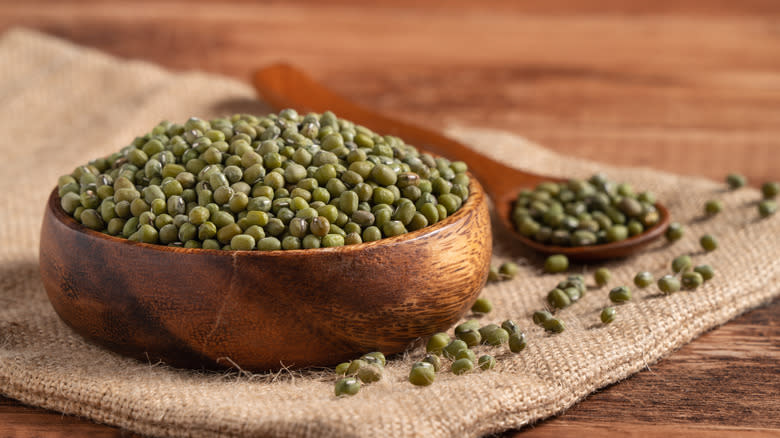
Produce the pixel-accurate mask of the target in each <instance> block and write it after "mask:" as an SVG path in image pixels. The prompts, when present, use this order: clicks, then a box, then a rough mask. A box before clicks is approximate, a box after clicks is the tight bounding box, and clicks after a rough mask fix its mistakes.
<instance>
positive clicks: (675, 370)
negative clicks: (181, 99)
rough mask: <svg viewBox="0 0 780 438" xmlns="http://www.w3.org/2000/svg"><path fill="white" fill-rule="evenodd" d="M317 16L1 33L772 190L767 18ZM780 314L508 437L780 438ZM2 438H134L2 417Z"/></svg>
mask: <svg viewBox="0 0 780 438" xmlns="http://www.w3.org/2000/svg"><path fill="white" fill-rule="evenodd" d="M139 3H141V4H139ZM324 3H326V2H323V1H321V0H319V1H303V2H296V3H294V4H293V3H289V2H271V3H269V4H265V5H259V4H256V3H255V2H251V1H248V0H246V1H240V0H239V1H232V2H220V3H209V2H206V1H202V0H187V1H184V0H166V1H146V2H129V1H108V2H98V1H79V2H76V1H58V0H52V1H31V0H28V1H24V2H10V1H6V2H0V31H2V30H4V29H7V28H9V27H11V26H16V25H23V26H30V27H33V28H38V29H41V30H43V31H45V32H47V33H50V34H52V35H57V36H61V37H63V38H66V39H69V40H72V41H75V42H77V43H79V44H83V45H87V46H92V47H96V48H99V49H101V50H104V51H107V52H109V53H113V54H116V55H119V56H124V57H131V58H138V59H145V60H149V61H152V62H155V63H158V64H161V65H163V66H166V67H169V68H172V69H182V70H184V69H200V70H205V71H210V72H216V73H221V74H226V75H230V76H234V77H236V78H239V79H241V80H247V78H248V75H249V73H250V72H251V71H252V69H254V68H256V67H257V66H260V65H263V64H266V63H270V62H274V61H278V60H287V61H289V62H292V63H294V64H297V65H299V66H301V67H303V68H304V69H306V70H308V71H309V72H310V73H311V74H312V75H313V76H314V77H316V78H319V79H322V80H326V81H327V82H328V83H329V84H330V85H331V86H332V88H334V89H335V90H337V91H339V92H341V93H343V94H345V95H347V96H348V97H350V98H353V99H355V100H356V101H359V102H362V103H367V104H372V105H374V106H375V107H377V108H378V109H379V110H381V111H385V112H387V113H388V114H393V115H397V116H401V117H406V118H408V119H410V120H415V119H420V118H424V119H426V120H430V121H433V122H435V123H440V124H441V126H442V127H444V126H445V125H447V124H453V123H458V124H469V125H476V126H487V127H494V128H500V129H504V130H508V131H513V132H516V133H519V134H522V135H525V136H526V137H528V138H530V139H532V140H534V141H536V142H539V143H541V144H543V145H546V146H548V147H550V148H554V149H556V150H560V151H565V152H566V153H569V154H573V155H577V156H582V157H584V158H592V159H597V160H601V161H605V162H610V163H616V164H626V165H646V166H651V167H655V168H659V169H666V170H670V171H674V172H678V173H684V174H691V175H700V176H706V177H711V178H715V179H718V180H720V179H722V178H723V176H724V175H725V174H726V173H727V172H729V171H732V170H737V171H741V172H743V173H744V174H746V175H747V176H748V177H749V178H750V179H751V182H752V183H753V184H754V185H757V184H759V183H760V182H761V181H764V180H768V179H774V180H778V179H780V157H779V156H780V2H777V1H775V0H741V1H739V2H734V1H725V0H718V1H711V2H701V1H697V0H687V1H686V0H681V1H645V0H636V1H632V2H623V1H619V0H587V1H577V0H569V1H566V0H550V1H546V2H538V3H539V4H526V2H514V1H511V0H502V1H495V2H484V1H483V2H472V1H466V0H449V1H447V2H442V3H426V4H425V5H421V3H422V2H419V1H413V0H382V1H374V2H363V1H360V0H339V1H336V2H331V3H329V4H328V5H325V4H324ZM369 3H370V5H369ZM516 3H518V4H516ZM0 62H1V60H0ZM779 314H780V303H778V301H777V300H775V302H774V303H772V304H769V305H768V306H766V307H763V308H761V309H757V310H754V311H752V312H749V313H747V314H746V315H744V316H742V317H740V318H738V319H736V320H734V321H732V322H730V323H729V324H727V325H725V326H723V327H721V328H718V329H716V330H713V331H711V332H709V333H707V334H705V335H703V336H702V337H700V338H699V339H697V340H696V341H694V342H693V343H691V344H689V345H687V346H685V347H683V348H682V349H681V350H679V351H677V352H675V353H674V354H672V355H671V356H669V357H668V358H666V359H664V360H662V361H661V362H660V363H658V364H656V365H653V366H651V367H650V369H648V370H646V371H644V372H641V373H639V374H637V375H635V376H634V377H631V378H630V379H627V380H626V381H624V382H620V383H618V384H616V385H612V386H611V387H609V388H606V389H603V390H601V391H599V392H597V393H595V394H593V395H591V396H590V397H588V398H587V399H586V400H585V401H583V402H581V403H579V404H578V405H576V406H575V407H573V408H572V409H570V410H568V411H567V412H566V413H564V414H562V415H560V416H558V417H555V418H553V419H549V420H546V421H543V422H540V423H539V424H536V425H534V426H531V427H527V428H525V429H523V430H521V431H520V434H522V435H523V436H526V435H527V436H564V435H569V436H580V435H584V434H586V433H587V434H591V435H603V436H606V435H608V434H611V433H613V432H615V431H617V432H624V433H633V434H637V435H640V436H666V437H668V436H723V435H738V436H751V437H752V436H780V414H778V413H779V412H780V396H778V394H780V374H779V371H780V368H778V364H779V363H780V345H779V344H778V339H780V321H779V320H778V315H779ZM512 434H514V432H512V433H510V435H512ZM9 435H10V436H15V437H33V436H35V437H42V436H43V437H54V436H68V437H71V436H78V435H90V436H106V437H109V436H110V437H115V436H131V435H132V434H130V433H128V432H124V431H121V430H119V429H116V428H112V427H108V426H103V425H98V424H94V423H92V422H89V421H86V420H82V419H78V418H74V417H69V416H63V415H61V414H58V413H53V412H48V411H44V410H41V409H37V408H30V407H26V406H23V405H21V404H20V403H18V402H15V401H13V400H9V399H3V398H0V436H9Z"/></svg>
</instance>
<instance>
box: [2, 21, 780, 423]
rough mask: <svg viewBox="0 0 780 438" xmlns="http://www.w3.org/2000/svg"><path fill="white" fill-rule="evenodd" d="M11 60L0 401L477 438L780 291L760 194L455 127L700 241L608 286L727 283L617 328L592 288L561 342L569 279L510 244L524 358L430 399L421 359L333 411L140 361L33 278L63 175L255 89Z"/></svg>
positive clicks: (328, 397) (537, 414)
mask: <svg viewBox="0 0 780 438" xmlns="http://www.w3.org/2000/svg"><path fill="white" fill-rule="evenodd" d="M0 60H2V62H0V103H1V104H0V132H2V133H3V134H2V136H0V151H1V152H2V169H1V170H0V186H2V187H3V189H4V193H5V196H3V197H2V198H0V211H2V219H3V220H2V221H0V242H2V245H0V394H3V395H5V396H8V397H13V398H16V399H19V400H21V401H23V402H25V403H29V404H31V405H36V406H41V407H45V408H48V409H54V410H57V411H61V412H65V413H69V414H75V415H81V416H85V417H88V418H91V419H93V420H95V421H98V422H105V423H108V424H112V425H117V426H121V427H124V428H127V429H130V430H133V431H137V432H140V433H144V434H149V435H159V436H245V435H253V436H334V437H344V436H426V437H447V436H479V435H483V434H487V433H491V432H498V431H503V430H506V429H510V428H517V427H520V426H522V425H524V424H528V423H530V422H533V421H534V420H538V419H541V418H544V417H547V416H549V415H552V414H554V413H556V412H560V411H561V410H563V409H566V408H567V407H569V406H571V405H572V404H573V403H575V402H576V401H577V400H579V399H581V398H582V397H584V396H585V395H587V394H588V393H590V392H592V391H594V390H596V389H597V388H600V387H603V386H605V385H607V384H609V383H612V382H615V381H618V380H620V379H623V378H625V377H627V376H629V375H630V374H632V373H635V372H637V371H640V370H642V369H643V368H645V367H646V366H647V365H648V364H651V363H653V362H654V361H657V360H658V359H659V358H661V357H662V356H664V355H665V354H668V353H670V352H672V351H673V350H674V349H676V348H678V347H680V346H681V345H683V344H684V343H686V342H689V341H690V340H692V339H693V338H694V337H696V336H697V335H698V334H700V333H702V332H703V331H705V330H707V329H709V328H711V327H713V326H716V325H718V324H722V323H724V322H726V321H728V320H729V319H731V318H733V317H735V316H736V315H738V314H740V313H742V312H744V311H745V310H747V309H749V308H751V307H754V306H757V305H759V304H761V303H766V302H767V301H769V300H771V299H772V298H773V297H775V296H777V295H778V292H780V289H778V284H780V275H779V274H780V245H779V244H778V243H780V241H779V240H778V239H780V238H779V237H778V235H779V234H780V233H779V232H780V216H775V217H773V218H770V219H767V220H758V219H757V212H756V208H755V205H754V204H753V202H754V201H755V200H757V199H758V198H759V194H758V192H757V191H755V190H752V189H742V190H738V191H735V192H725V191H723V190H722V189H723V185H722V184H716V183H713V182H710V181H704V180H700V179H694V178H683V177H679V176H675V175H670V174H665V173H660V172H657V171H653V170H649V169H619V168H610V167H607V166H604V165H601V164H596V163H590V162H584V161H582V160H579V159H571V158H568V157H565V156H560V155H556V154H554V153H551V152H550V151H547V150H545V149H543V148H541V147H539V146H537V145H534V144H531V143H529V142H528V141H526V140H524V139H523V138H520V137H518V136H514V135H509V134H505V133H500V132H494V131H485V130H478V129H466V128H459V129H450V130H449V131H448V134H449V135H451V136H453V137H456V138H458V139H460V140H463V141H464V142H466V143H467V144H470V145H472V146H473V147H474V148H476V149H478V150H480V151H483V152H484V153H486V154H488V155H490V156H492V157H495V158H497V159H501V160H505V161H507V162H509V163H511V164H512V165H514V166H517V167H522V168H528V169H534V170H535V171H537V172H544V173H548V174H551V175H566V176H570V175H574V176H582V177H585V176H587V175H589V174H591V173H592V172H594V171H596V170H602V171H606V172H607V173H609V174H610V175H611V176H612V177H613V178H615V179H619V180H625V181H628V182H630V183H632V184H633V185H634V186H636V187H644V188H647V189H651V190H653V191H655V192H656V193H657V194H658V196H659V197H660V199H663V200H664V202H666V203H667V205H668V207H669V208H670V210H671V211H672V213H673V215H674V218H675V219H676V220H678V221H680V222H683V223H684V224H686V226H687V227H688V231H687V235H686V237H685V238H684V239H682V240H681V241H679V242H678V243H675V244H673V245H667V244H665V243H664V242H661V241H659V242H657V243H655V244H654V245H653V246H652V247H651V248H650V249H648V250H647V251H645V252H644V253H643V254H641V255H638V256H635V257H632V258H629V259H626V260H622V261H616V262H612V263H609V264H607V266H608V267H609V268H610V269H611V270H612V272H613V275H614V278H613V280H612V283H611V284H612V285H619V284H627V283H630V281H631V279H632V278H633V275H634V274H635V273H636V272H638V271H640V270H649V271H651V272H653V274H655V275H656V276H660V275H662V274H665V273H667V272H668V271H669V261H670V260H671V259H672V258H673V257H674V256H676V255H679V254H681V253H692V254H694V256H693V257H694V261H695V263H704V262H706V263H709V264H711V265H712V266H714V267H715V269H716V276H715V278H714V279H713V280H712V281H710V282H708V283H707V284H705V285H704V286H703V287H701V288H700V289H699V290H698V291H695V292H681V293H677V294H674V295H672V296H669V297H665V296H659V294H658V292H657V289H655V288H654V287H651V288H648V289H647V290H645V291H636V292H635V298H634V300H632V301H631V302H630V303H629V304H626V305H623V306H620V308H619V309H618V317H617V320H616V321H615V322H614V323H612V324H611V325H609V326H603V325H601V324H600V323H599V319H598V314H599V311H600V309H601V308H602V307H603V306H605V305H606V304H607V303H608V299H607V289H606V288H602V289H598V290H592V291H590V292H589V293H588V294H587V295H586V296H585V297H584V298H583V299H582V300H581V301H580V302H579V303H577V304H576V305H574V306H572V307H570V308H569V309H566V310H564V311H562V312H561V317H562V318H563V319H564V321H565V322H566V324H567V326H568V329H567V330H566V332H564V333H562V334H560V335H554V336H552V335H547V334H545V333H544V332H543V331H542V330H541V329H540V328H538V327H535V326H534V325H533V324H532V322H531V320H530V317H529V315H530V313H531V312H532V311H534V310H537V309H540V308H543V307H544V296H545V292H546V291H547V290H549V289H550V288H551V287H552V286H553V285H555V284H556V283H557V282H558V281H559V280H560V276H550V275H542V274H541V273H540V272H539V268H538V266H539V265H540V260H541V259H539V258H538V257H536V256H534V255H532V254H529V253H527V252H522V250H520V249H518V248H513V247H509V246H507V245H504V244H501V242H503V241H504V240H507V239H502V238H501V236H497V239H496V240H497V242H496V248H495V260H494V261H495V262H496V263H498V262H501V261H503V260H509V259H513V260H516V261H520V262H523V261H526V262H527V263H525V264H524V265H523V266H522V268H521V271H520V274H519V275H518V276H517V278H516V279H515V280H513V281H509V282H503V283H498V284H491V285H489V286H487V287H486V288H485V291H484V295H485V296H487V297H488V298H489V299H490V300H492V301H493V303H494V304H495V309H496V310H495V311H494V312H493V313H491V314H490V315H489V316H488V317H487V318H485V321H486V322H488V321H490V322H500V321H502V320H503V319H505V318H514V319H515V320H516V321H518V323H519V324H520V325H521V327H522V329H523V330H524V331H525V332H526V333H527V335H528V348H527V349H526V350H525V351H523V352H522V353H521V354H511V353H509V352H508V351H506V350H505V349H504V348H493V347H480V348H479V349H478V350H479V353H483V352H484V353H490V354H493V355H495V356H496V357H497V359H498V365H497V367H496V368H495V370H493V371H489V372H473V373H470V374H467V375H463V376H454V375H452V374H451V373H449V372H443V373H441V374H440V375H439V376H438V377H437V380H436V382H435V384H434V385H432V386H430V387H427V388H417V387H414V386H412V385H411V384H409V383H408V382H407V381H406V378H407V375H408V372H409V367H410V365H411V363H412V362H413V361H414V360H416V359H419V357H420V356H421V355H422V353H423V352H422V351H421V350H420V349H417V350H413V351H410V352H409V353H408V354H407V355H405V356H403V357H396V358H392V360H390V361H389V363H388V365H387V368H386V371H385V376H384V379H383V380H382V381H380V382H378V383H375V384H372V385H370V386H365V387H364V388H363V390H362V391H361V392H360V393H359V394H358V395H357V396H355V397H351V398H345V399H336V398H335V397H334V396H333V382H334V375H333V374H332V373H330V372H323V371H322V370H319V371H293V372H287V371H283V372H280V373H271V374H260V375H251V374H246V373H236V372H229V373H204V372H194V371H187V370H181V369H174V368H170V367H167V366H164V365H161V364H149V363H142V362H138V361H135V360H132V359H127V358H124V357H121V356H118V355H115V354H113V353H110V352H108V351H105V350H103V349H101V348H100V347H97V346H95V345H91V344H89V343H87V342H85V341H84V340H83V339H82V338H80V337H79V336H78V335H76V334H75V333H73V332H72V331H71V330H70V329H69V328H68V327H66V326H65V325H64V324H63V323H62V322H61V321H60V320H59V319H58V317H57V315H56V314H55V313H54V311H53V310H52V308H51V306H50V305H49V302H48V300H47V298H46V295H45V292H44V290H43V287H42V286H41V282H40V280H39V276H38V266H37V264H38V261H37V260H38V232H39V227H40V222H41V216H42V211H43V206H44V203H45V200H46V197H47V195H48V193H49V190H51V188H52V187H53V186H54V185H55V183H56V179H57V176H59V175H60V174H63V173H67V172H70V171H71V169H73V168H74V167H75V166H76V165H78V164H81V163H83V162H84V161H86V160H88V159H90V158H93V157H98V156H103V155H107V154H108V153H110V152H113V151H115V150H118V149H119V148H120V147H122V146H124V145H125V144H127V143H128V142H129V141H130V140H132V138H133V137H134V136H135V135H136V134H138V133H142V132H146V130H148V129H150V128H151V127H152V126H154V124H156V123H157V122H158V121H159V120H162V119H169V120H173V121H177V122H183V121H184V120H186V119H187V118H188V117H189V116H191V115H197V116H200V117H213V116H219V115H225V114H229V113H233V112H250V111H251V112H257V113H262V112H266V111H267V108H264V107H263V105H262V104H258V103H256V101H255V94H254V92H253V90H252V89H251V87H250V86H249V85H247V84H245V83H241V82H237V81H234V80H229V79H225V78H221V77H216V76H210V75H205V74H200V73H176V74H174V73H170V72H167V71H164V70H161V69H160V68H157V67H154V66H151V65H147V64H144V63H139V62H128V61H123V60H117V59H114V58H111V57H109V56H105V55H103V54H100V53H96V52H95V51H92V50H87V49H83V48H79V47H75V46H73V45H71V44H68V43H64V42H61V41H58V40H54V39H52V38H49V37H45V36H42V35H39V34H35V33H32V32H28V31H24V30H15V31H11V32H8V33H6V34H5V35H3V36H2V38H0ZM712 197H718V198H720V199H722V200H723V202H724V204H725V205H726V208H725V211H724V212H723V213H722V214H720V215H719V216H717V217H716V218H714V219H711V220H704V221H702V220H698V218H699V216H700V213H701V206H702V204H703V202H704V201H705V200H706V199H709V198H712ZM705 232H707V233H712V234H714V235H716V236H718V238H719V240H720V246H721V249H719V250H717V251H715V252H714V253H711V254H702V253H700V252H699V251H698V242H697V240H698V236H700V235H701V234H703V233H705ZM593 268H594V266H586V267H580V266H577V267H576V270H580V269H585V270H587V271H589V272H590V271H592V269H593ZM591 282H592V280H591Z"/></svg>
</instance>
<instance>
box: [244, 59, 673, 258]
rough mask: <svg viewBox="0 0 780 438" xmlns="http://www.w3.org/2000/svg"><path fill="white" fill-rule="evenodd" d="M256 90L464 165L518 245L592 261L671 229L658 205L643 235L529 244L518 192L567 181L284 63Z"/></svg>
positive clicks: (626, 251)
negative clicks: (503, 159)
mask: <svg viewBox="0 0 780 438" xmlns="http://www.w3.org/2000/svg"><path fill="white" fill-rule="evenodd" d="M253 83H254V86H255V89H257V91H258V92H259V93H260V94H261V95H262V96H263V99H264V100H265V101H266V102H267V103H269V104H270V105H271V106H272V107H274V108H276V109H283V108H295V109H296V110H298V111H304V112H306V111H314V112H324V111H326V110H330V111H333V112H335V113H336V114H337V115H338V116H339V117H344V118H346V119H349V120H352V121H354V122H355V123H359V124H362V125H365V126H367V127H368V128H371V129H373V130H374V131H376V132H381V133H383V134H390V135H395V136H398V137H400V138H403V139H404V142H406V143H408V144H413V145H415V146H417V147H418V148H420V149H421V150H424V151H426V152H430V153H433V154H436V155H441V156H443V157H447V158H449V159H451V160H460V161H464V162H466V163H467V164H468V166H469V170H470V171H471V172H473V173H474V175H476V177H477V178H478V179H479V181H480V182H481V183H482V184H483V185H484V187H485V191H486V192H487V194H488V195H489V196H490V198H491V199H493V202H494V205H495V208H496V213H497V215H498V218H499V220H500V222H501V225H502V227H503V228H505V230H506V231H508V232H509V233H510V234H511V235H512V236H514V237H515V238H516V239H517V241H518V242H519V243H522V244H523V245H526V246H527V247H529V248H532V249H534V250H536V251H538V252H541V253H544V254H564V255H566V256H567V257H569V258H571V259H574V260H582V261H591V260H604V259H611V258H617V257H625V256H629V255H631V254H633V253H636V252H637V251H640V250H641V249H642V248H644V247H645V246H646V245H648V244H650V243H651V242H652V241H653V240H655V239H657V238H658V237H660V236H661V235H662V234H663V233H664V231H665V230H666V228H667V227H668V226H669V221H670V216H669V211H668V210H667V209H666V208H665V207H664V206H663V205H662V204H660V203H656V204H655V206H656V208H657V209H658V213H659V216H660V218H659V221H658V222H657V223H656V224H655V225H654V226H652V227H650V228H649V229H647V230H645V232H643V233H642V234H638V235H636V236H633V237H631V238H629V239H625V240H622V241H619V242H613V243H607V244H600V245H589V246H577V247H569V246H552V245H544V244H541V243H539V242H536V241H534V240H531V239H529V238H527V237H525V236H523V235H521V234H520V233H518V232H517V230H515V228H514V226H513V224H512V221H511V220H510V217H511V211H512V205H513V203H514V201H515V199H516V197H517V194H518V193H519V192H520V190H521V189H525V188H534V187H535V186H536V185H537V184H539V183H540V182H543V181H558V182H560V181H565V179H563V178H556V177H550V176H545V175H538V174H535V173H531V172H526V171H522V170H518V169H515V168H512V167H508V166H505V165H503V164H501V163H499V162H497V161H494V160H492V159H490V158H488V157H486V156H484V155H482V154H480V153H478V152H475V151H474V150H472V149H470V148H468V147H467V146H465V145H463V144H461V143H459V142H457V141H455V140H452V139H450V138H447V137H445V136H443V135H441V134H438V133H436V132H435V131H432V130H428V129H425V128H421V127H419V126H416V125H414V124H411V123H408V122H404V121H402V120H396V119H392V118H390V117H386V116H384V115H381V114H379V113H376V112H373V111H371V110H368V109H366V108H363V107H361V106H359V105H357V104H355V103H353V102H350V101H348V100H347V99H345V98H343V97H341V96H339V95H338V94H336V93H334V92H332V91H330V90H328V89H327V88H326V87H324V86H323V85H322V84H320V83H318V82H317V81H315V80H314V79H312V78H311V77H309V76H308V75H306V74H305V73H303V72H302V71H300V70H298V69H296V68H295V67H292V66H290V65H287V64H274V65H271V66H268V67H265V68H262V69H260V70H258V71H256V72H255V74H254V77H253Z"/></svg>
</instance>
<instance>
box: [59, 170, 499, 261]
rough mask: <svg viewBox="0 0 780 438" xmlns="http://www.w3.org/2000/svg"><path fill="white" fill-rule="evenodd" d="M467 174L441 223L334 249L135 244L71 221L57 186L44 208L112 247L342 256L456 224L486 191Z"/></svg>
mask: <svg viewBox="0 0 780 438" xmlns="http://www.w3.org/2000/svg"><path fill="white" fill-rule="evenodd" d="M467 174H468V175H469V178H470V182H469V197H468V199H466V202H464V203H463V205H461V207H460V208H459V209H458V211H456V212H455V213H454V214H452V215H451V216H447V217H446V218H445V219H444V220H441V221H439V222H436V223H435V224H433V225H429V226H426V227H424V228H421V229H419V230H415V231H411V232H408V233H405V234H401V235H399V236H392V237H385V238H382V239H379V240H376V241H373V242H362V243H357V244H354V245H344V246H336V247H330V248H310V249H278V250H273V251H258V250H250V251H247V250H229V251H225V250H222V249H204V248H184V247H174V246H166V245H160V244H154V243H144V242H135V241H132V240H128V239H126V238H123V237H116V236H111V235H109V234H105V233H101V232H99V231H95V230H93V229H90V228H87V227H85V226H84V225H82V224H81V223H79V222H78V221H76V219H74V218H73V217H72V216H70V215H69V214H68V213H66V212H65V210H63V209H62V206H61V205H60V196H59V193H58V188H57V187H55V188H54V190H52V193H51V195H50V196H49V201H48V202H47V207H48V208H47V209H48V210H50V211H51V212H52V213H53V215H54V217H55V218H56V219H57V220H58V221H60V222H61V223H63V224H64V225H66V226H67V227H68V228H71V229H73V230H75V231H78V232H81V233H84V234H86V235H87V236H90V237H92V238H96V239H103V240H106V241H107V242H110V243H115V244H129V245H135V246H140V247H141V248H148V249H151V250H157V251H162V252H170V253H178V254H209V255H216V254H219V255H224V256H226V257H233V256H234V254H241V255H242V256H244V255H249V256H250V257H266V256H267V257H282V256H301V255H305V254H327V253H339V254H345V253H352V252H357V251H360V250H364V249H367V248H372V247H375V246H379V245H383V244H399V243H403V242H407V241H409V242H411V241H414V240H417V239H419V238H422V237H424V236H427V235H432V234H436V233H438V232H439V231H441V230H442V229H444V228H447V227H449V226H450V225H453V224H455V223H457V222H459V221H460V220H461V219H463V218H464V217H465V216H466V215H467V214H469V213H471V212H473V211H475V210H476V209H478V208H479V207H480V206H481V205H482V204H484V203H485V191H484V189H483V187H482V185H481V184H480V183H479V181H477V179H476V178H475V177H474V175H472V174H471V173H470V172H467Z"/></svg>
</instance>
